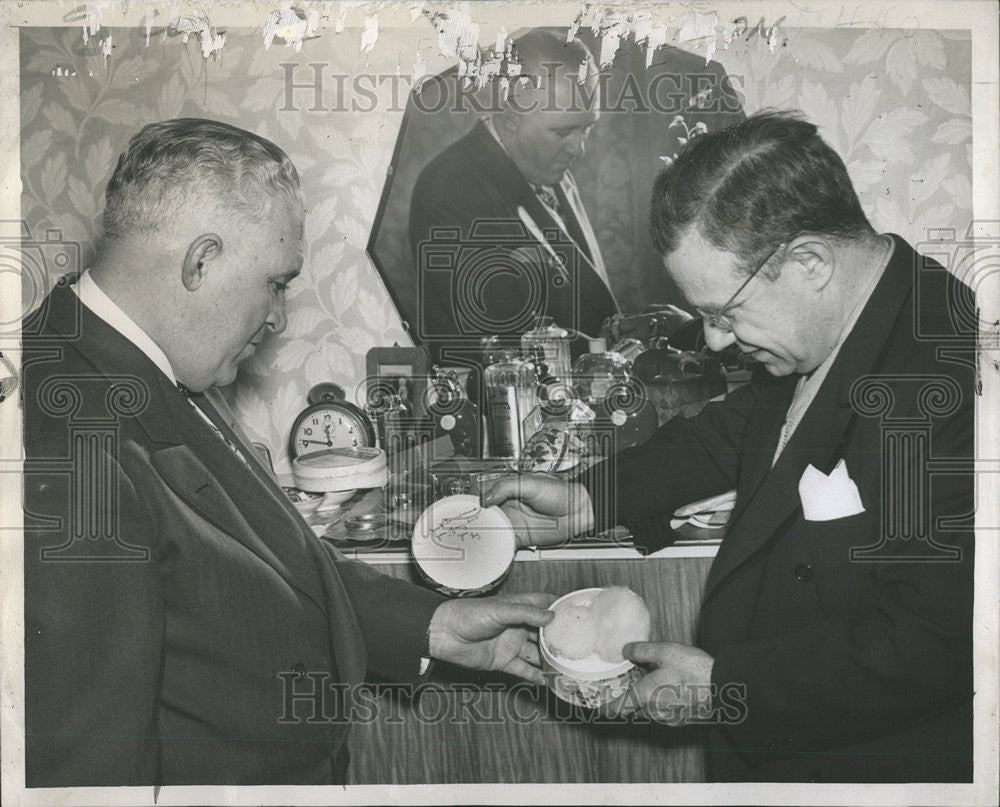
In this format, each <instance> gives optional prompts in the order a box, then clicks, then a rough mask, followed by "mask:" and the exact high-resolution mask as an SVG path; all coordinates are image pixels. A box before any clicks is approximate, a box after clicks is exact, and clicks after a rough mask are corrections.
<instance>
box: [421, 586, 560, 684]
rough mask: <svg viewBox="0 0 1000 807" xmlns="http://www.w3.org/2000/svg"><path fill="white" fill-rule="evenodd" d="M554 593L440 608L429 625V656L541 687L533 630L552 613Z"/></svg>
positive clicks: (446, 604)
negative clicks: (512, 676) (515, 677)
mask: <svg viewBox="0 0 1000 807" xmlns="http://www.w3.org/2000/svg"><path fill="white" fill-rule="evenodd" d="M555 600H556V597H555V595H553V594H505V595H500V596H497V597H488V598H486V599H481V600H448V601H447V602H443V603H441V605H439V606H438V608H437V610H436V611H435V612H434V616H432V617H431V624H430V649H431V656H432V657H433V658H436V659H440V660H441V661H448V662H451V663H452V664H458V665H460V666H462V667H470V668H472V669H474V670H499V671H500V672H505V673H510V674H511V675H517V676H520V677H521V678H524V679H525V680H526V681H530V682H531V683H533V684H544V683H545V679H544V678H543V677H542V673H541V669H540V667H541V658H540V656H539V654H538V633H537V628H540V627H542V626H543V625H548V624H549V622H551V621H552V618H553V617H554V616H555V614H554V613H553V612H552V611H548V610H546V609H547V608H548V607H549V606H550V605H551V604H552V603H553V602H555Z"/></svg>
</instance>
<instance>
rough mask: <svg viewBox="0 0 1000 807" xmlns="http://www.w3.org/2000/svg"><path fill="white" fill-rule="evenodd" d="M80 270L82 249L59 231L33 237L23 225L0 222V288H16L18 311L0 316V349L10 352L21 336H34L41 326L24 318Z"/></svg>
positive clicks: (18, 342)
mask: <svg viewBox="0 0 1000 807" xmlns="http://www.w3.org/2000/svg"><path fill="white" fill-rule="evenodd" d="M81 270H82V249H81V246H80V244H79V242H77V241H68V240H66V239H64V238H63V235H62V231H61V230H57V229H47V230H45V233H44V235H42V236H41V237H38V238H36V237H33V236H32V233H31V230H30V229H29V227H28V224H27V222H25V221H19V220H10V219H6V220H0V284H2V286H3V287H8V284H17V283H19V284H20V287H21V309H20V310H19V311H12V312H5V313H4V314H3V315H0V348H3V349H8V350H14V349H16V348H17V347H18V346H19V345H20V339H21V334H22V328H23V329H24V335H25V336H29V335H32V336H33V335H36V332H37V331H39V330H40V329H41V328H42V326H43V325H44V322H43V321H42V320H41V318H27V319H24V317H25V315H27V314H29V313H31V312H32V311H34V310H35V309H36V308H38V306H39V305H41V302H42V300H44V299H45V297H46V296H47V295H48V293H49V292H50V291H52V289H53V288H54V287H55V285H56V284H57V283H58V282H59V279H60V278H61V277H64V276H66V275H72V274H74V273H79V272H80V271H81Z"/></svg>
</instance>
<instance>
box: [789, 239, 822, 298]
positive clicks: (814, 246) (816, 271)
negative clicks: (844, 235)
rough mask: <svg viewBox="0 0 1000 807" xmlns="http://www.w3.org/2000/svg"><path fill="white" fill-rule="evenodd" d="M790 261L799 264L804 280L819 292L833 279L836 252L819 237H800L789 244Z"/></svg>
mask: <svg viewBox="0 0 1000 807" xmlns="http://www.w3.org/2000/svg"><path fill="white" fill-rule="evenodd" d="M786 254H787V256H788V258H787V259H788V260H790V261H792V262H793V263H796V264H798V266H799V270H800V271H801V272H802V276H803V278H804V279H805V280H806V282H807V283H809V285H811V286H813V287H814V288H816V289H817V290H819V289H822V288H825V287H826V284H827V283H829V282H830V278H831V277H833V265H834V251H833V246H832V244H830V242H829V241H828V240H827V239H826V238H823V237H822V236H818V235H800V236H798V237H797V238H794V239H792V241H790V242H789V244H788V247H787V251H786Z"/></svg>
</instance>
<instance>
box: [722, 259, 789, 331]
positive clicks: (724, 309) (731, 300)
mask: <svg viewBox="0 0 1000 807" xmlns="http://www.w3.org/2000/svg"><path fill="white" fill-rule="evenodd" d="M786 246H788V244H787V242H784V241H783V242H782V243H780V244H778V246H777V247H775V248H774V250H773V251H772V252H771V253H770V254H769V255H768V256H767V257H766V258H764V260H763V261H762V262H761V263H760V265H759V266H758V267H757V268H756V269H754V270H753V271H752V272H751V273H750V274H749V275H748V276H747V279H746V280H744V281H743V282H742V283H741V284H740V287H739V288H738V289H737V290H736V293H735V294H733V296H732V297H730V298H729V299H728V300H727V301H726V304H725V305H724V306H722V308H720V309H719V310H718V311H716V312H715V313H714V314H712V316H710V317H708V318H707V320H706V322H707V323H708V324H709V325H711V326H712V327H713V328H715V329H716V330H719V331H725V332H726V333H732V332H733V324H732V323H731V322H729V321H728V320H725V316H726V313H727V312H728V311H729V309H731V308H732V307H733V303H734V302H735V301H736V298H737V297H739V296H740V292H742V291H743V289H745V288H746V287H747V286H748V285H749V284H750V281H751V280H753V279H754V278H755V277H757V273H758V272H760V270H761V269H763V268H764V267H765V266H767V265H768V264H769V263H770V262H771V259H772V258H774V256H775V255H777V254H778V253H779V252H781V251H782V250H783V249H784V248H785V247H786Z"/></svg>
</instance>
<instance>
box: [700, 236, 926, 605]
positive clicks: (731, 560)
mask: <svg viewBox="0 0 1000 807" xmlns="http://www.w3.org/2000/svg"><path fill="white" fill-rule="evenodd" d="M893 240H894V241H895V251H894V252H893V256H892V259H891V260H890V262H889V265H888V266H887V267H886V270H885V273H884V274H883V275H882V278H881V280H880V281H879V283H878V285H877V286H876V287H875V290H874V291H873V292H872V295H871V297H870V298H869V300H868V303H867V304H866V305H865V308H864V310H863V311H862V313H861V316H860V317H859V318H858V321H857V322H856V323H855V326H854V328H853V329H852V331H851V333H850V334H849V335H848V337H847V339H846V340H845V341H844V344H843V345H842V346H841V348H840V352H839V353H838V354H837V358H836V359H835V360H834V363H833V366H832V367H831V368H830V372H829V374H828V375H827V377H826V379H825V380H824V382H823V384H822V385H821V386H820V388H819V390H818V392H817V393H816V397H815V398H814V399H813V401H812V404H811V405H810V406H809V408H808V410H806V413H805V415H804V416H803V418H802V420H801V421H800V422H799V425H798V428H796V430H795V432H794V433H793V435H792V437H791V439H790V440H789V441H788V444H787V445H786V446H785V448H784V450H783V451H782V452H781V456H780V457H778V461H777V462H776V463H775V464H774V467H773V468H772V467H771V460H772V458H773V456H774V451H775V448H776V447H777V440H778V434H779V433H780V431H781V425H782V423H783V422H784V418H785V414H786V412H787V411H788V405H789V403H790V401H791V397H792V394H793V392H794V387H795V383H796V381H795V378H794V377H789V378H787V379H780V380H779V383H777V384H775V386H774V388H773V392H772V393H771V394H770V395H768V394H767V393H765V394H764V395H762V397H761V399H760V403H758V406H757V407H756V408H755V412H754V415H753V417H752V418H751V420H750V423H748V428H747V435H748V437H747V444H746V445H747V446H748V448H744V450H743V451H742V452H741V463H742V465H743V468H742V469H741V484H740V499H741V501H740V502H739V503H738V507H737V510H736V511H735V513H734V521H733V524H732V526H731V527H730V530H729V534H727V535H726V539H725V540H724V541H723V545H722V547H721V548H720V551H719V554H718V556H717V557H716V559H715V562H714V563H713V564H712V570H711V572H710V573H709V579H708V582H707V584H706V589H705V599H706V600H707V599H708V598H709V597H710V596H711V595H712V593H713V592H714V591H715V590H716V589H717V588H718V586H719V585H720V584H721V582H722V581H723V580H725V579H726V578H727V577H728V576H729V575H730V574H732V573H733V572H734V571H735V570H736V569H738V568H739V567H740V566H742V565H743V564H744V563H745V562H746V561H747V560H749V559H750V558H751V557H752V556H754V555H755V554H756V553H757V552H758V551H760V550H761V549H762V548H763V547H764V546H766V545H767V544H768V543H769V542H770V541H771V540H773V539H774V538H776V537H777V536H778V535H780V533H781V529H780V528H781V526H782V525H783V524H784V523H785V522H786V521H788V520H789V519H790V518H791V517H793V516H794V515H796V514H797V513H798V512H799V511H800V510H801V504H800V501H799V493H798V483H799V479H801V477H802V473H803V472H804V471H805V469H806V466H807V465H810V464H811V465H813V466H814V467H816V468H818V469H819V470H821V471H823V472H824V473H829V472H830V471H831V470H832V469H833V466H834V465H835V464H836V462H837V460H838V459H839V457H840V456H841V455H842V454H843V451H844V448H845V443H846V439H847V438H846V436H847V435H848V434H849V426H850V424H851V422H852V421H853V419H854V418H855V417H856V413H855V412H854V410H853V408H852V406H851V400H850V396H851V388H852V386H853V385H854V383H855V381H856V380H857V379H859V378H861V377H862V376H864V375H867V374H869V373H873V372H877V371H878V369H879V367H880V366H881V363H882V359H883V357H884V354H885V349H886V345H887V344H888V342H889V341H890V339H891V338H892V336H893V332H894V331H895V330H896V329H897V328H898V327H899V325H900V321H901V315H902V311H904V310H906V304H907V302H908V300H909V297H910V295H911V293H912V277H913V275H912V272H913V265H914V264H913V261H914V258H915V254H914V252H913V251H912V250H911V249H910V248H909V247H908V246H907V245H906V244H905V243H903V242H902V240H901V239H899V238H896V237H895V236H893ZM782 382H784V383H782ZM755 434H760V435H761V439H760V440H755V438H754V435H755ZM744 476H745V477H746V482H745V483H744V482H743V480H742V477H744Z"/></svg>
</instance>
